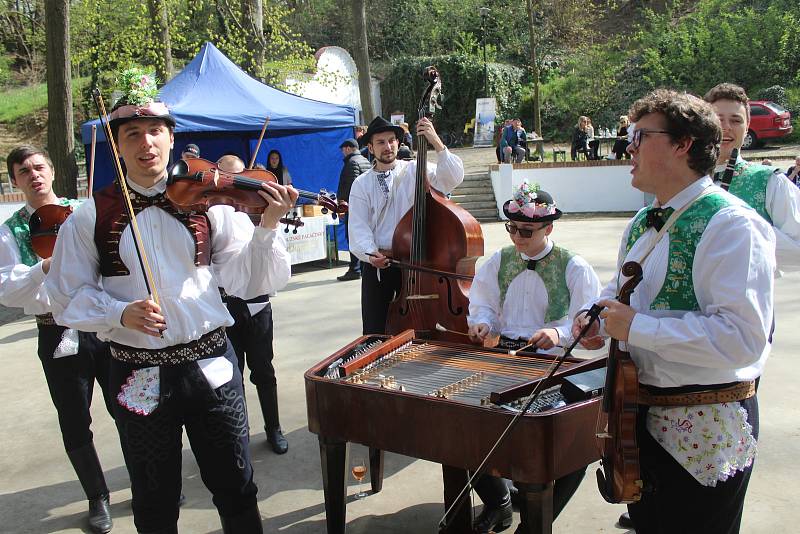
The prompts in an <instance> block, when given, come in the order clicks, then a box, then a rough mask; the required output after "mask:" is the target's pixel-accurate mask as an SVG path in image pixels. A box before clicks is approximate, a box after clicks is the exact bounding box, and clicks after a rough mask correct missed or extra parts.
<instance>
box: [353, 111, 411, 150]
mask: <svg viewBox="0 0 800 534" xmlns="http://www.w3.org/2000/svg"><path fill="white" fill-rule="evenodd" d="M382 132H394V135H395V137H397V139H398V141H399V140H401V139H403V135H405V132H404V131H403V129H402V128H401V127H399V126H395V125H394V124H392V123H391V122H389V121H387V120H386V119H384V118H383V117H375V118H374V119H373V120H372V122H371V123H369V127H368V128H367V131H366V133H365V134H364V135H363V136H362V137H361V139H362V142H363V143H364V144H367V143H371V142H372V136H373V135H375V134H377V133H382Z"/></svg>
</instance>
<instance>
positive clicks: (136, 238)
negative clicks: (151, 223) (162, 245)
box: [92, 88, 161, 306]
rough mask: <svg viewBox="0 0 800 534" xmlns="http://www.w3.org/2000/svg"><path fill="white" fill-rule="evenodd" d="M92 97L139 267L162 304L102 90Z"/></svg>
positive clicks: (145, 280) (146, 283)
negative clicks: (119, 190)
mask: <svg viewBox="0 0 800 534" xmlns="http://www.w3.org/2000/svg"><path fill="white" fill-rule="evenodd" d="M92 98H94V103H95V106H97V111H98V113H99V114H100V124H102V126H103V131H104V132H105V135H106V140H107V141H108V148H109V149H110V150H111V159H112V161H113V162H114V170H115V171H116V173H117V181H118V182H119V187H120V189H121V190H122V196H123V197H124V198H125V208H126V209H127V211H128V218H129V219H130V221H131V235H132V237H133V244H134V248H135V249H136V256H137V257H138V258H139V267H140V268H141V269H142V274H143V275H144V284H145V287H146V288H147V293H148V294H149V295H150V298H151V299H152V300H153V302H155V303H156V304H158V305H159V306H161V302H160V301H159V298H158V291H157V290H156V285H155V282H154V281H153V271H152V270H151V269H150V263H149V262H148V261H147V255H146V254H145V252H144V248H143V247H142V234H141V233H140V232H139V225H138V224H136V213H135V212H134V211H133V204H131V197H130V193H129V192H128V184H127V183H126V181H125V174H124V173H123V172H122V166H121V165H120V163H119V151H118V150H117V143H116V142H115V141H114V135H113V134H112V132H111V125H110V124H109V120H108V114H107V113H106V105H105V103H104V102H103V95H101V94H100V90H99V89H97V88H95V89H94V90H93V91H92Z"/></svg>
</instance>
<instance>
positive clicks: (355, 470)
mask: <svg viewBox="0 0 800 534" xmlns="http://www.w3.org/2000/svg"><path fill="white" fill-rule="evenodd" d="M350 472H351V473H352V474H353V478H355V479H356V480H357V481H358V493H356V499H363V498H364V497H366V496H367V492H366V491H364V490H363V489H361V481H362V480H363V479H364V477H365V476H366V475H367V462H366V459H365V458H364V457H363V456H356V457H355V458H354V459H353V462H352V465H351V466H350Z"/></svg>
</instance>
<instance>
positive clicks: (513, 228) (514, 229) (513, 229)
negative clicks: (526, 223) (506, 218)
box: [506, 222, 550, 239]
mask: <svg viewBox="0 0 800 534" xmlns="http://www.w3.org/2000/svg"><path fill="white" fill-rule="evenodd" d="M549 225H550V223H547V224H545V225H544V226H540V227H539V228H536V229H535V230H529V229H527V228H520V227H519V226H517V225H516V224H511V223H510V222H507V223H506V232H508V233H509V234H511V235H514V234H516V233H519V236H520V237H522V238H525V239H527V238H529V237H531V236H532V235H533V233H534V232H538V231H539V230H543V229H545V228H547V227H548V226H549Z"/></svg>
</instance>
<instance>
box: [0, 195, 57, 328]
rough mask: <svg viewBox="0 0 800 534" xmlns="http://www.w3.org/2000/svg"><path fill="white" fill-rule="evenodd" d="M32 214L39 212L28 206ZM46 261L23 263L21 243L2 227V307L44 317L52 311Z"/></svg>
mask: <svg viewBox="0 0 800 534" xmlns="http://www.w3.org/2000/svg"><path fill="white" fill-rule="evenodd" d="M25 209H26V210H28V214H29V215H30V214H32V213H33V212H34V211H35V210H34V209H33V208H32V207H31V206H30V205H29V204H26V205H25ZM44 278H45V274H44V270H43V269H42V262H41V261H39V262H38V263H36V265H33V266H31V267H28V266H27V265H25V264H24V263H22V255H21V254H20V252H19V247H18V246H17V241H16V239H14V234H12V233H11V229H10V228H9V227H8V225H6V224H3V225H0V304H2V305H3V306H9V307H14V308H22V309H23V311H24V312H25V313H26V314H35V315H42V314H45V313H48V312H49V311H50V299H49V298H48V296H47V291H46V289H45V287H44Z"/></svg>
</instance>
